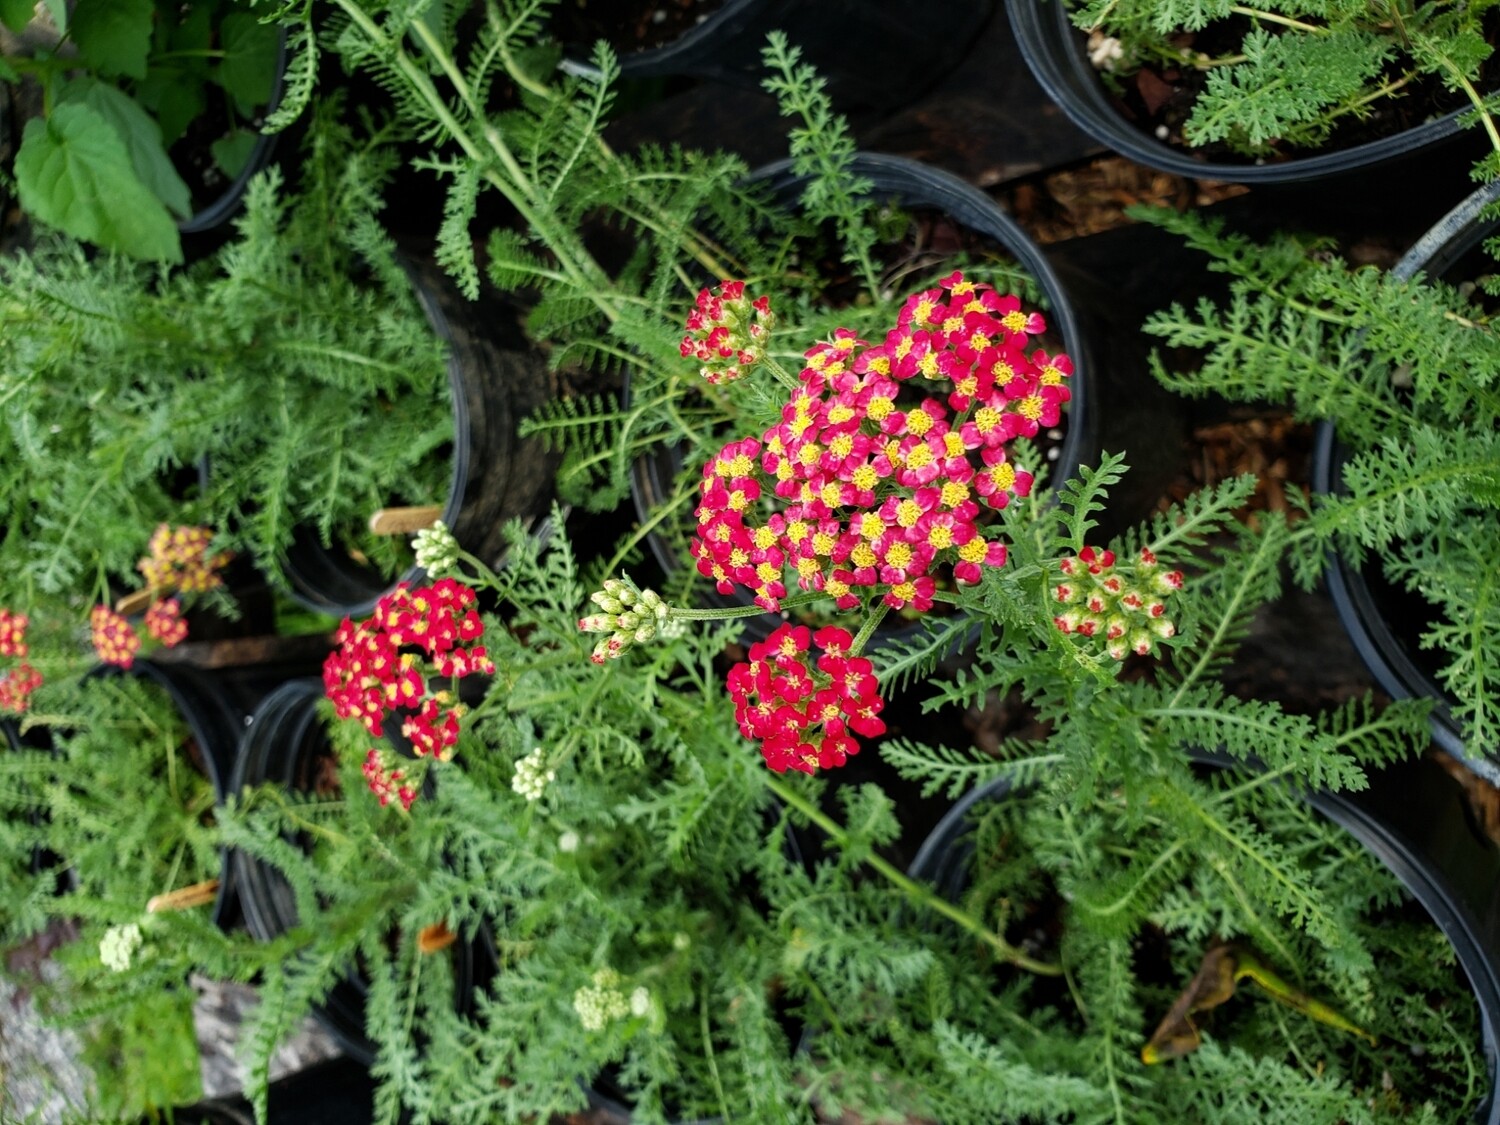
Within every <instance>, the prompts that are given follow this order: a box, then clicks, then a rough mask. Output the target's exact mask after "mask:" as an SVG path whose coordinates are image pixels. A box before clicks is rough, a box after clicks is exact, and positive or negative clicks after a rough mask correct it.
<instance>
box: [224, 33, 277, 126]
mask: <svg viewBox="0 0 1500 1125" xmlns="http://www.w3.org/2000/svg"><path fill="white" fill-rule="evenodd" d="M219 35H220V42H221V45H222V46H223V49H224V61H223V62H222V63H220V64H219V82H220V84H221V85H222V86H223V87H224V89H225V90H227V91H228V92H229V94H230V96H231V97H233V98H234V99H235V100H236V101H237V102H239V103H240V104H241V105H243V106H245V107H247V108H248V107H254V106H259V105H265V104H266V103H267V102H268V101H270V100H271V86H272V84H273V83H274V81H275V77H276V56H277V53H278V52H277V45H278V36H277V33H276V29H275V28H274V27H271V26H269V25H267V24H263V23H261V22H260V21H259V20H258V19H256V18H255V17H254V16H252V15H249V14H247V13H245V12H235V13H233V14H231V15H228V16H225V17H224V22H223V24H222V25H221V26H220V32H219Z"/></svg>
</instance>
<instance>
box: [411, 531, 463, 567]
mask: <svg viewBox="0 0 1500 1125" xmlns="http://www.w3.org/2000/svg"><path fill="white" fill-rule="evenodd" d="M412 550H413V551H414V552H415V553H416V556H417V565H418V566H419V567H421V568H422V569H423V570H425V571H426V572H427V574H428V575H429V576H430V577H432V578H441V577H442V575H443V573H444V572H445V571H449V570H452V569H453V567H454V566H455V565H457V563H458V555H459V550H460V548H459V545H458V540H457V539H455V538H453V533H452V532H451V531H449V530H448V525H447V524H445V523H443V521H442V520H437V521H436V522H435V523H433V524H432V526H431V527H426V528H423V529H422V530H421V531H419V532H417V535H416V538H415V539H413V540H412Z"/></svg>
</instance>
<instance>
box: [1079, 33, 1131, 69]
mask: <svg viewBox="0 0 1500 1125" xmlns="http://www.w3.org/2000/svg"><path fill="white" fill-rule="evenodd" d="M1088 52H1089V63H1090V64H1091V65H1092V66H1093V68H1094V69H1095V70H1114V69H1115V67H1116V66H1117V65H1118V64H1119V62H1120V60H1121V59H1123V58H1124V57H1125V48H1124V46H1123V45H1122V44H1121V43H1120V41H1119V40H1118V39H1116V38H1115V37H1114V36H1112V35H1105V34H1104V33H1103V32H1102V31H1100V30H1099V29H1098V28H1095V29H1094V30H1093V31H1091V32H1089V43H1088Z"/></svg>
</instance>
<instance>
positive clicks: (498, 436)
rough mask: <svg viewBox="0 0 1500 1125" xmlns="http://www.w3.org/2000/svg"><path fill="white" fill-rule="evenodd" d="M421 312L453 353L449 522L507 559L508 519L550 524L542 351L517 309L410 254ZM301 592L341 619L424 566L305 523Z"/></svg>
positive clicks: (299, 561) (407, 263)
mask: <svg viewBox="0 0 1500 1125" xmlns="http://www.w3.org/2000/svg"><path fill="white" fill-rule="evenodd" d="M402 260H403V265H404V267H405V269H406V272H407V276H408V277H409V278H410V279H411V283H412V286H413V288H414V289H415V291H416V294H417V298H418V300H419V302H420V304H421V306H422V312H423V313H424V314H425V316H426V317H427V320H428V322H429V323H430V324H431V325H432V330H433V332H434V333H435V334H436V335H437V337H438V339H440V340H441V341H442V342H443V344H444V345H445V346H446V348H447V350H448V365H447V366H448V387H449V391H450V396H451V402H452V407H453V446H452V452H451V457H452V472H451V474H450V477H449V486H448V496H447V499H446V500H445V501H444V503H443V513H442V516H441V518H442V521H443V522H444V523H445V524H446V525H447V526H448V529H449V530H450V531H451V532H452V533H453V535H454V537H455V538H456V539H457V540H458V542H459V543H460V544H461V545H462V546H463V548H464V549H465V550H467V551H468V552H470V553H471V554H473V555H475V556H477V557H478V558H481V559H484V560H485V561H486V562H488V563H491V564H492V565H493V564H498V563H499V561H500V559H501V558H502V556H503V555H504V553H505V534H504V533H505V525H506V523H507V522H508V521H509V520H511V519H515V518H520V519H522V520H523V521H527V522H529V523H531V524H532V525H533V526H535V527H536V528H537V529H538V531H539V532H541V531H542V530H543V525H544V524H545V516H546V514H547V511H548V509H549V506H550V504H551V500H552V482H553V477H554V475H555V468H556V462H557V458H556V456H555V455H552V454H549V453H548V452H547V450H546V448H545V446H544V445H543V444H542V442H541V441H540V439H538V438H522V437H521V436H520V435H519V433H518V427H519V424H520V421H521V419H522V418H524V417H525V416H526V415H528V414H530V413H531V412H532V411H533V410H535V409H536V408H537V407H539V406H541V405H542V403H543V402H545V401H546V400H547V399H548V398H549V397H550V395H551V379H550V376H549V374H548V372H547V369H546V365H545V362H544V361H543V359H542V358H541V356H540V355H538V354H536V353H535V352H532V351H530V350H527V349H526V348H525V345H524V342H523V341H522V340H521V338H520V334H519V333H520V329H519V325H517V324H516V323H515V318H514V315H513V314H508V313H507V311H506V310H504V309H503V308H500V307H498V306H497V305H496V304H495V303H493V302H488V301H481V302H471V301H467V300H465V299H464V297H463V296H462V294H460V293H459V292H458V290H457V289H456V288H455V287H454V286H453V283H452V282H451V281H450V280H449V279H448V278H447V276H446V275H445V274H444V273H443V271H442V270H441V269H440V268H439V267H438V266H437V264H436V263H435V262H433V261H432V260H431V259H430V258H426V257H420V258H419V257H417V256H414V255H404V256H403V259H402ZM283 570H284V572H285V574H286V576H287V580H288V581H289V582H290V584H291V592H292V596H293V597H294V598H295V599H296V600H297V601H298V602H299V603H300V604H302V605H304V606H306V607H307V608H309V609H313V610H317V611H319V612H321V613H327V614H331V615H333V616H335V617H343V616H349V617H359V616H363V615H365V614H367V613H369V611H370V610H371V609H372V608H374V605H375V603H376V602H377V601H379V600H380V598H381V597H383V596H384V595H386V594H388V593H390V592H391V591H392V590H393V589H395V587H396V585H397V583H398V582H409V583H410V582H417V581H420V579H421V577H422V574H423V572H422V571H421V570H420V569H418V568H417V567H415V566H412V567H411V568H409V569H408V570H407V571H406V572H405V573H404V574H402V575H400V576H399V577H398V578H396V579H389V578H386V577H385V576H384V575H382V574H380V573H379V572H378V571H377V570H375V569H374V568H373V567H371V566H369V565H367V564H365V563H363V562H361V561H359V560H357V559H355V558H354V557H353V556H351V555H350V554H348V553H347V552H346V551H344V550H342V549H341V548H340V547H339V546H338V545H336V544H335V545H334V546H331V547H330V546H326V545H324V544H323V542H322V541H321V540H320V538H319V536H318V533H317V530H316V529H315V528H313V527H311V526H299V527H298V528H296V529H295V530H294V537H293V542H292V545H291V547H290V548H288V550H287V552H286V555H285V557H284V559H283Z"/></svg>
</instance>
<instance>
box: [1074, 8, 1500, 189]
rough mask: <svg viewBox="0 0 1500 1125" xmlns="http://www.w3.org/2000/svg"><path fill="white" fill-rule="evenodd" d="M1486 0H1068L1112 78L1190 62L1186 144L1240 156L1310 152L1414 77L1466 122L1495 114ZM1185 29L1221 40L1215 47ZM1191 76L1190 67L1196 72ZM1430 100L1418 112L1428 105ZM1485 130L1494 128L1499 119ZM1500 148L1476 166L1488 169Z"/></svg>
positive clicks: (1390, 99) (1396, 95) (1398, 94)
mask: <svg viewBox="0 0 1500 1125" xmlns="http://www.w3.org/2000/svg"><path fill="white" fill-rule="evenodd" d="M1493 6H1494V5H1493V4H1492V3H1491V2H1490V0H1476V2H1472V3H1462V4H1455V5H1431V4H1415V3H1408V2H1405V0H1402V2H1398V3H1395V4H1388V3H1384V2H1379V3H1377V2H1372V0H1314V2H1307V0H1292V2H1283V0H1271V2H1269V3H1264V4H1258V5H1254V6H1247V5H1243V4H1231V3H1228V2H1227V0H1070V2H1069V4H1068V8H1069V18H1070V19H1071V21H1072V22H1073V24H1074V25H1075V26H1076V27H1079V28H1083V29H1085V30H1088V31H1096V30H1097V31H1099V32H1101V33H1102V34H1104V35H1106V36H1109V37H1111V38H1113V39H1115V40H1116V41H1117V42H1118V43H1119V44H1120V48H1121V56H1120V59H1119V61H1118V62H1116V63H1115V64H1114V66H1113V68H1112V72H1109V73H1107V74H1106V78H1107V80H1108V81H1110V82H1111V83H1114V84H1118V83H1119V82H1120V80H1121V79H1122V78H1123V77H1124V76H1127V75H1130V74H1133V73H1135V72H1136V71H1138V70H1141V69H1143V68H1150V69H1154V70H1156V71H1162V70H1168V69H1171V70H1178V71H1181V70H1183V69H1184V68H1191V70H1192V71H1198V72H1201V73H1200V75H1199V78H1198V80H1197V81H1189V82H1188V85H1189V89H1190V90H1191V92H1192V94H1193V96H1194V100H1193V102H1192V106H1191V110H1190V112H1189V113H1188V116H1187V119H1186V121H1185V122H1184V123H1183V129H1182V140H1183V141H1185V142H1186V144H1187V145H1188V146H1190V147H1192V148H1217V149H1218V150H1220V151H1225V152H1228V153H1230V154H1234V155H1238V156H1240V157H1244V158H1255V159H1265V158H1268V157H1269V158H1285V157H1288V156H1297V155H1301V154H1305V153H1307V152H1309V151H1315V150H1317V149H1318V148H1319V147H1321V146H1323V145H1324V144H1325V143H1326V142H1328V141H1329V140H1330V138H1331V137H1334V136H1336V133H1337V131H1338V129H1339V128H1340V127H1341V126H1343V125H1345V124H1346V123H1348V122H1351V121H1362V120H1365V119H1368V118H1370V117H1371V116H1372V115H1373V114H1375V113H1377V112H1379V111H1380V110H1381V109H1383V108H1387V107H1391V106H1392V105H1393V103H1395V102H1397V101H1399V100H1400V99H1402V98H1404V97H1412V98H1415V97H1428V96H1430V95H1427V94H1415V93H1412V92H1411V90H1410V89H1409V88H1410V87H1412V86H1413V85H1414V83H1415V80H1417V79H1426V80H1427V83H1428V85H1429V86H1435V87H1437V88H1439V89H1443V90H1447V91H1451V96H1452V99H1453V101H1452V104H1451V106H1450V107H1449V108H1452V109H1464V110H1467V111H1469V113H1468V114H1467V115H1466V118H1465V121H1466V124H1469V125H1471V126H1472V125H1474V124H1476V123H1477V122H1479V121H1486V122H1491V123H1492V122H1493V109H1492V106H1491V105H1490V103H1489V99H1488V96H1487V95H1486V94H1485V92H1484V90H1483V86H1482V83H1481V68H1482V67H1483V65H1484V63H1485V62H1486V60H1487V59H1488V58H1489V57H1490V54H1491V51H1492V47H1491V46H1490V42H1489V39H1488V38H1487V37H1486V33H1485V28H1486V25H1487V20H1488V16H1489V13H1490V10H1491V9H1492V8H1493ZM1184 33H1203V39H1202V40H1201V41H1202V42H1209V43H1215V44H1220V46H1218V47H1216V48H1215V50H1216V51H1217V52H1218V53H1217V54H1210V53H1208V52H1206V51H1204V50H1201V49H1198V48H1197V44H1196V43H1189V45H1187V46H1184V45H1183V40H1182V36H1183V35H1184ZM1190 73H1191V71H1190ZM1428 111H1429V106H1428V105H1426V104H1425V103H1424V104H1423V105H1421V106H1419V107H1418V112H1419V114H1420V113H1426V112H1428ZM1487 131H1488V132H1489V133H1490V134H1491V135H1493V126H1492V124H1491V125H1490V126H1489V127H1488V129H1487ZM1496 156H1497V153H1494V152H1492V153H1490V154H1488V156H1487V157H1486V159H1485V161H1483V162H1481V164H1480V166H1479V170H1480V173H1481V175H1482V176H1483V178H1485V179H1492V178H1493V176H1491V175H1488V174H1485V173H1484V169H1485V168H1486V166H1488V165H1492V164H1493V163H1494V160H1495V158H1496Z"/></svg>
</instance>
